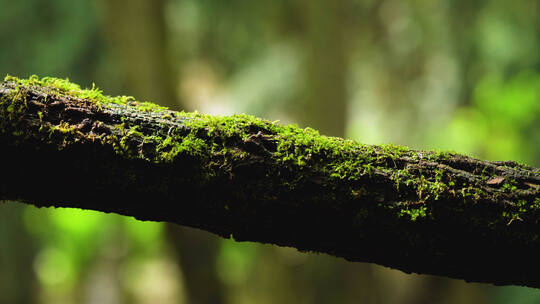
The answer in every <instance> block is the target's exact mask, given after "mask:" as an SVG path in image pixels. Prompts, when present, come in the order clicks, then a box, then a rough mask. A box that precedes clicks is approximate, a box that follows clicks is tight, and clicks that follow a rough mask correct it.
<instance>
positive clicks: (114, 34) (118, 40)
mask: <svg viewBox="0 0 540 304" xmlns="http://www.w3.org/2000/svg"><path fill="white" fill-rule="evenodd" d="M100 3H101V5H102V8H103V9H102V17H103V18H102V20H103V30H104V32H105V34H106V35H107V36H108V38H109V43H110V44H111V45H112V47H113V49H114V51H116V53H117V56H118V58H119V59H120V60H122V64H123V66H124V69H125V71H126V73H125V75H126V77H127V80H128V83H129V84H128V86H129V90H130V92H131V93H130V94H132V95H133V96H135V97H136V98H137V99H139V100H152V101H153V102H157V103H159V104H161V105H163V106H166V107H169V108H170V109H172V110H178V109H179V108H180V105H179V102H178V97H177V94H176V93H175V89H174V87H175V84H176V77H174V75H175V74H176V71H174V69H173V68H172V66H171V62H169V54H168V50H167V39H166V37H167V31H166V24H165V16H164V13H165V7H164V6H165V0H153V1H147V0H103V1H101V2H100Z"/></svg>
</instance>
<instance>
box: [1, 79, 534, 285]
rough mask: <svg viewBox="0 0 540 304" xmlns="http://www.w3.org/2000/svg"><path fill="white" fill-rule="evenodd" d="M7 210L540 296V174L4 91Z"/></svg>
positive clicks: (84, 93) (243, 122)
mask: <svg viewBox="0 0 540 304" xmlns="http://www.w3.org/2000/svg"><path fill="white" fill-rule="evenodd" d="M0 147H1V151H2V157H1V158H0V162H1V168H2V174H1V175H0V199H1V200H17V201H21V202H25V203H29V204H33V205H36V206H39V207H42V206H55V207H76V208H83V209H92V210H99V211H104V212H115V213H119V214H123V215H129V216H134V217H135V218H138V219H141V220H152V221H167V222H173V223H177V224H181V225H187V226H192V227H197V228H201V229H204V230H207V231H210V232H213V233H215V234H218V235H220V236H222V237H225V238H229V237H234V239H235V240H238V241H256V242H261V243H272V244H277V245H280V246H291V247H295V248H298V249H299V250H302V251H314V252H323V253H327V254H330V255H334V256H338V257H343V258H345V259H347V260H350V261H363V262H372V263H377V264H380V265H384V266H388V267H392V268H397V269H400V270H402V271H405V272H417V273H428V274H436V275H444V276H449V277H453V278H461V279H465V280H467V281H478V282H490V283H494V284H516V285H526V286H532V287H540V276H539V275H538V274H537V269H539V267H540V259H538V257H539V256H540V239H539V234H540V223H539V222H540V198H539V185H540V170H539V169H537V168H531V167H528V166H525V165H521V164H517V163H515V162H512V161H507V162H488V161H482V160H479V159H475V158H471V157H468V156H465V155H460V154H455V153H444V152H431V151H415V150H410V149H407V148H404V147H398V146H390V145H387V146H371V145H362V144H359V143H356V142H354V141H350V140H344V139H340V138H333V137H325V136H321V135H319V134H318V133H317V132H316V131H315V130H312V129H309V128H308V129H299V128H297V127H295V126H281V125H278V124H276V123H273V122H269V121H265V120H261V119H257V118H254V117H251V116H247V115H236V116H232V117H216V116H208V115H201V114H196V113H183V112H173V111H168V110H166V109H164V108H161V107H158V106H155V105H152V104H149V103H142V102H137V101H135V100H133V99H132V98H129V97H115V98H111V97H106V96H103V95H102V94H101V92H100V91H99V90H97V89H92V90H81V89H80V88H79V87H78V86H76V85H73V84H71V83H69V82H67V81H65V80H59V79H54V78H44V79H42V80H39V79H37V78H36V77H33V78H30V79H28V80H20V79H17V78H14V77H6V79H5V81H4V82H3V83H2V84H0Z"/></svg>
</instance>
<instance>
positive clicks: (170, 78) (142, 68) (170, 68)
mask: <svg viewBox="0 0 540 304" xmlns="http://www.w3.org/2000/svg"><path fill="white" fill-rule="evenodd" d="M103 4H104V5H105V7H106V9H105V31H106V32H107V34H108V35H109V37H110V41H111V43H112V45H113V47H114V48H116V50H117V52H118V53H119V55H120V57H121V58H123V59H124V65H125V68H126V75H127V77H128V87H129V88H128V89H129V90H130V92H134V93H133V95H134V96H136V97H137V98H139V99H141V100H152V101H154V102H156V103H158V104H160V105H162V106H166V107H169V108H170V109H174V110H180V109H182V108H183V106H182V103H181V101H180V100H179V96H178V94H176V90H175V84H176V83H177V77H176V76H177V75H176V71H175V69H174V66H175V65H171V63H170V62H169V61H168V60H167V58H168V50H167V45H168V43H167V30H166V23H165V15H164V13H165V1H164V0H157V1H146V0H115V1H103ZM166 226H167V229H166V230H165V231H166V234H167V239H168V240H169V242H170V245H171V248H172V250H173V251H174V256H175V258H176V261H177V263H178V265H179V266H180V268H181V270H182V273H183V274H184V277H185V280H184V284H185V290H186V293H187V299H188V303H190V304H210V303H224V300H223V291H224V288H223V286H222V283H221V281H220V280H219V278H218V277H217V273H216V268H215V267H214V265H215V262H216V257H217V254H218V250H219V239H218V237H217V236H214V235H211V234H209V233H207V232H200V231H197V230H195V229H186V228H180V227H179V226H178V225H174V224H166Z"/></svg>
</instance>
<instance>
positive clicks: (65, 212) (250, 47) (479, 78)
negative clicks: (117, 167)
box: [0, 0, 540, 304]
mask: <svg viewBox="0 0 540 304" xmlns="http://www.w3.org/2000/svg"><path fill="white" fill-rule="evenodd" d="M0 41H1V46H2V47H0V74H2V76H3V75H6V74H11V75H14V76H18V77H28V76H30V75H32V74H37V75H39V76H41V77H43V76H55V77H61V78H69V79H70V80H71V81H73V82H76V83H79V84H81V85H82V86H83V87H91V86H92V84H93V83H95V84H96V85H97V86H98V87H100V88H101V89H102V90H103V91H104V92H105V93H107V94H111V95H133V96H135V97H136V98H137V99H140V100H150V101H154V102H156V103H160V104H162V105H166V106H168V107H170V108H173V109H185V110H198V111H199V112H204V113H212V114H221V115H227V114H232V113H248V114H253V115H256V116H260V117H264V118H267V119H270V120H280V121H281V122H282V123H297V124H299V125H300V126H310V127H313V128H316V129H319V130H320V131H321V133H323V134H327V135H333V136H345V137H348V138H352V139H355V140H357V141H359V142H362V143H369V144H381V143H394V144H400V145H406V146H409V147H412V148H417V149H442V150H453V151H457V152H463V153H468V154H471V155H474V156H478V157H481V158H485V159H490V160H509V159H512V160H516V161H519V162H523V163H527V164H529V165H533V166H536V167H539V166H540V43H539V42H540V1H527V0H523V1H522V0H518V1H495V0H494V1H489V0H483V1H469V0H456V1H443V0H429V1H427V0H425V1H421V0H340V1H334V0H320V1H309V0H297V1H286V0H274V1H245V0H244V1H240V0H228V1H223V0H152V1H150V0H100V1H98V0H95V1H88V0H87V1H71V0H56V1H51V0H23V1H9V0H0ZM66 178H70V177H69V176H66ZM29 191H31V189H29ZM464 250H466V248H464ZM501 262H502V263H504V261H501ZM539 302H540V291H539V290H535V289H530V288H521V287H512V286H510V287H495V286H491V285H488V284H476V283H465V282H464V281H461V280H451V279H446V278H440V277H434V276H425V275H415V274H413V275H406V274H404V273H402V272H400V271H396V270H390V269H387V268H383V267H380V266H377V265H369V264H363V263H348V262H345V261H344V260H342V259H338V258H334V257H330V256H326V255H317V254H305V253H299V252H297V251H296V250H294V249H290V248H279V247H276V246H269V245H260V244H253V243H235V242H233V241H231V240H224V239H220V238H218V237H216V236H214V235H211V234H209V233H206V232H203V231H200V230H196V229H190V228H185V227H180V226H175V225H167V224H161V223H151V222H140V221H136V220H134V219H132V218H127V217H121V216H117V215H111V214H103V213H97V212H91V211H80V210H73V209H37V208H34V207H31V206H26V205H22V204H18V203H15V202H6V203H2V204H0V303H55V304H63V303H85V304H86V303H100V304H108V303H111V304H112V303H194V304H209V303H263V304H264V303H398V304H401V303H403V304H409V303H410V304H422V303H475V304H478V303H539Z"/></svg>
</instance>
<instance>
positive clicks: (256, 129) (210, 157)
mask: <svg viewBox="0 0 540 304" xmlns="http://www.w3.org/2000/svg"><path fill="white" fill-rule="evenodd" d="M5 81H8V82H12V83H15V84H16V87H17V89H16V90H14V92H13V93H12V94H13V96H12V97H11V98H10V99H11V100H13V102H11V103H10V104H9V105H8V106H7V107H6V112H7V114H8V115H11V114H16V113H18V112H20V111H23V110H24V109H25V107H26V100H25V97H24V96H25V95H24V90H25V88H26V87H32V86H35V87H38V86H39V87H45V88H46V89H45V90H44V91H45V92H47V94H49V96H54V97H62V96H66V97H67V96H69V97H70V100H75V102H78V101H79V102H90V103H93V104H95V105H97V106H98V110H99V109H104V108H107V107H115V106H116V105H121V106H125V107H130V108H132V109H135V110H136V111H140V112H152V113H158V114H159V115H158V116H157V117H160V118H161V119H164V120H165V121H167V122H170V123H171V126H178V125H180V126H182V127H178V128H177V127H171V129H170V130H169V132H163V130H156V131H149V130H141V129H140V128H139V127H138V126H137V125H135V121H134V120H131V119H127V118H123V119H121V122H118V121H115V122H114V123H116V125H110V126H108V127H110V128H112V129H113V134H107V135H104V134H103V135H99V136H97V138H91V140H96V139H99V140H101V141H102V142H103V143H105V144H108V145H109V146H111V147H112V148H113V149H114V151H115V152H116V153H118V154H120V155H122V156H124V157H127V158H133V159H141V160H145V161H149V162H155V163H167V164H170V163H174V162H175V161H177V160H178V159H185V158H186V157H193V158H194V159H199V160H201V162H203V163H204V164H203V165H204V166H206V168H207V170H206V173H204V174H207V175H208V176H210V175H211V174H213V172H214V171H215V170H213V169H212V168H215V167H218V166H219V169H220V170H231V169H230V168H229V167H230V166H231V165H230V163H234V162H235V161H239V160H243V159H245V158H247V157H251V152H253V151H255V153H259V154H264V156H265V157H267V158H269V159H271V160H272V161H274V162H275V163H277V165H278V167H280V168H288V170H291V171H294V172H295V174H296V175H298V179H301V178H302V176H300V175H301V174H303V172H304V171H307V172H313V171H314V170H316V171H317V172H318V174H320V175H321V176H324V179H325V180H324V181H322V182H323V183H325V184H324V186H327V185H338V184H339V185H341V184H346V185H347V187H350V188H347V190H348V193H350V197H351V198H352V199H357V198H358V199H362V198H365V197H368V195H369V194H370V193H372V189H365V188H364V185H358V181H361V180H362V178H363V177H373V176H374V175H375V176H379V177H383V178H390V179H391V180H392V181H393V182H394V187H395V190H397V193H398V194H399V195H402V193H405V194H403V195H405V196H404V197H399V198H398V199H396V201H397V200H401V201H405V200H410V201H414V202H404V203H403V202H402V203H395V202H394V203H391V204H383V206H382V208H384V209H387V210H392V212H395V214H398V215H399V216H402V217H406V218H408V219H410V220H412V221H416V220H418V219H420V218H424V217H427V216H430V214H429V210H431V205H429V204H431V203H433V201H438V200H442V199H444V197H441V195H443V194H444V195H450V194H453V195H454V196H457V197H462V198H464V201H465V200H466V201H473V202H476V201H478V200H481V199H482V198H484V197H485V196H486V193H485V192H484V191H483V190H481V189H480V188H478V187H474V186H472V185H468V184H467V185H463V184H459V182H456V181H454V180H453V177H452V176H451V175H450V174H451V173H450V172H448V171H447V170H445V169H444V167H440V168H436V169H435V170H432V169H429V170H424V169H422V168H423V167H422V166H420V165H418V166H414V165H415V164H422V163H427V162H429V161H431V162H438V161H441V160H447V159H449V158H451V157H453V156H454V155H453V154H452V153H449V152H441V151H414V150H410V149H409V148H407V147H402V146H396V145H381V146H373V145H363V144H359V143H357V142H355V141H352V140H346V139H342V138H337V137H328V136H322V135H320V134H319V132H318V131H316V130H314V129H311V128H305V129H301V128H299V127H298V126H296V125H286V126H284V125H279V124H277V123H276V122H270V121H267V120H263V119H259V118H255V117H253V116H250V115H245V114H238V115H232V116H227V117H221V116H212V115H206V114H200V113H197V112H193V113H186V112H173V111H168V110H167V109H166V108H165V107H161V106H158V105H154V104H152V103H149V102H139V101H136V100H135V99H133V98H132V97H128V96H119V97H110V96H106V95H103V93H102V92H101V90H99V89H98V88H96V87H95V86H92V88H91V89H81V88H80V87H79V86H78V85H76V84H72V83H70V82H69V81H68V80H67V79H65V80H64V79H57V78H50V77H45V78H42V79H39V78H38V77H37V76H32V77H30V78H29V79H18V78H15V77H11V76H7V77H6V78H5ZM116 107H117V106H116ZM37 115H38V117H39V120H40V121H43V120H44V119H45V118H44V114H43V113H41V112H39V113H38V114H37ZM46 131H47V132H49V135H50V136H51V137H54V136H59V137H61V136H64V140H66V138H67V140H69V138H75V137H84V136H86V137H87V138H89V136H90V135H88V134H83V133H81V132H80V131H78V129H77V128H76V127H75V126H73V125H69V124H68V123H65V122H60V123H58V124H57V125H52V126H50V128H49V129H48V130H46ZM150 132H153V133H150ZM94 136H95V135H94ZM143 146H144V147H150V148H149V149H153V150H152V151H151V152H148V151H147V150H145V149H143V148H142V147H143ZM247 149H254V150H253V151H250V152H249V153H248V152H247ZM404 159H406V164H405V161H404ZM223 160H225V164H224V163H223ZM443 163H444V162H443ZM304 169H306V170H304ZM482 178H483V179H484V180H487V179H489V178H492V177H491V176H489V174H488V173H487V172H484V173H483V177H482ZM343 181H346V182H347V183H343ZM290 183H291V185H289V186H290V188H291V189H292V188H294V181H290ZM516 190H517V183H516V181H514V180H511V179H510V180H507V181H506V183H505V184H504V185H503V186H502V192H503V193H505V194H508V193H512V192H515V191H516ZM328 195H329V197H330V196H331V194H328ZM411 196H412V197H411ZM532 206H534V208H536V209H540V201H538V200H536V201H535V203H534V204H530V205H526V206H518V208H517V211H514V210H511V211H509V210H505V212H507V214H505V215H504V218H505V219H507V220H508V221H515V220H518V218H519V219H521V218H522V217H523V215H522V213H523V212H524V211H521V209H523V208H525V209H527V208H529V209H531V208H533V207H532ZM525 209H524V210H525ZM536 209H535V210H536ZM516 212H517V213H516Z"/></svg>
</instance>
